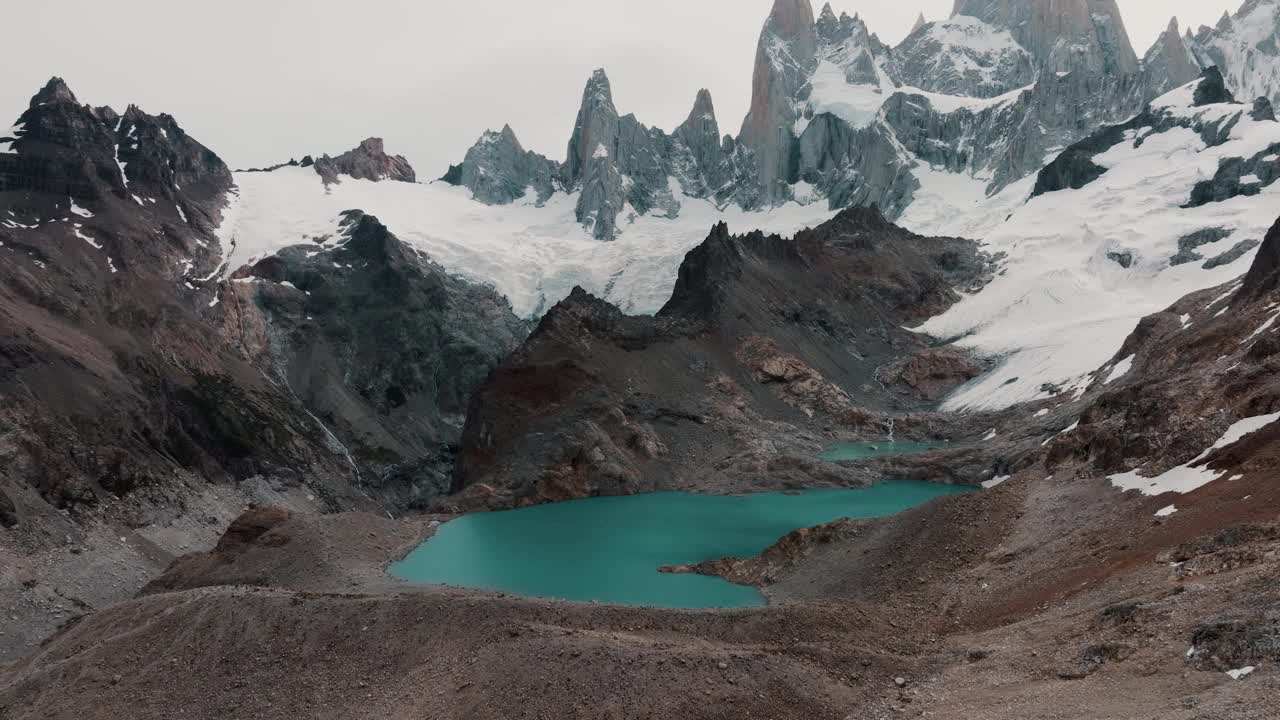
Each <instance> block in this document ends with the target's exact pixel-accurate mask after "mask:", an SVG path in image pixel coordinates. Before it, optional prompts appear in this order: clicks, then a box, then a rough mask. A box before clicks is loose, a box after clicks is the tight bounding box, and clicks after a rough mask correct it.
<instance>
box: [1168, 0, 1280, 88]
mask: <svg viewBox="0 0 1280 720" xmlns="http://www.w3.org/2000/svg"><path fill="white" fill-rule="evenodd" d="M1188 40H1189V41H1190V45H1191V50H1192V52H1193V53H1194V54H1195V56H1196V59H1197V60H1198V61H1199V63H1200V65H1201V66H1203V67H1209V66H1210V65H1216V66H1218V67H1219V68H1220V69H1221V70H1222V74H1223V75H1224V76H1226V80H1227V86H1228V87H1230V88H1231V89H1232V91H1234V92H1235V93H1236V95H1237V96H1239V97H1240V98H1242V99H1243V98H1255V97H1266V98H1270V99H1271V101H1272V102H1273V103H1277V104H1280V0H1246V2H1245V3H1244V5H1243V6H1242V7H1241V8H1240V10H1239V11H1238V12H1237V13H1236V14H1235V15H1224V16H1223V18H1222V20H1221V21H1220V22H1219V23H1218V25H1217V27H1215V28H1208V27H1202V28H1200V32H1199V33H1197V34H1196V35H1195V37H1194V38H1191V37H1188Z"/></svg>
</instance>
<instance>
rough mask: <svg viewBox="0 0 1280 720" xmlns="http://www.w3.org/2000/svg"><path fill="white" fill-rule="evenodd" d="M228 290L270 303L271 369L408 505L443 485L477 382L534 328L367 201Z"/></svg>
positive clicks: (372, 481) (381, 485)
mask: <svg viewBox="0 0 1280 720" xmlns="http://www.w3.org/2000/svg"><path fill="white" fill-rule="evenodd" d="M229 288H230V290H229V292H232V293H235V294H236V295H237V296H238V300H237V303H250V304H253V305H256V306H257V307H260V308H261V309H262V311H263V313H264V314H265V320H266V323H267V339H268V343H267V348H266V349H267V352H268V354H269V357H270V358H271V363H270V366H271V367H272V369H273V370H274V373H273V374H278V375H279V376H280V377H281V378H283V379H284V380H285V381H286V384H287V386H288V387H289V388H292V390H293V393H294V394H295V395H296V396H297V399H298V401H299V402H300V403H301V404H302V406H303V407H305V408H306V410H307V412H310V413H312V414H313V415H315V416H316V417H319V418H323V420H324V424H325V426H326V427H327V428H328V429H329V431H331V432H332V433H334V435H335V436H336V437H337V438H338V439H339V440H340V441H341V442H342V443H343V446H344V447H345V448H346V449H347V451H348V452H349V453H350V455H351V458H352V460H353V462H355V463H356V464H357V465H358V466H360V467H361V468H362V469H364V471H365V472H364V473H363V480H364V482H365V484H366V485H367V486H369V487H372V488H377V489H379V490H380V491H381V494H382V495H383V496H384V497H386V498H388V499H389V500H392V501H393V502H394V504H395V505H396V506H399V507H411V506H414V505H416V504H425V503H426V502H428V501H429V500H430V499H431V498H433V497H434V496H436V495H440V494H442V493H444V492H446V491H447V489H448V475H449V472H450V469H451V464H452V451H451V449H450V448H451V446H452V445H454V444H455V443H456V442H457V439H458V435H459V433H460V430H461V425H462V418H463V415H464V413H465V412H466V408H467V403H468V401H469V400H470V397H471V394H472V392H473V391H474V390H475V389H476V388H477V387H478V386H479V385H480V383H481V382H482V381H483V380H484V378H485V376H486V375H487V374H488V373H489V371H490V370H491V369H492V368H493V367H495V366H496V365H497V364H498V362H499V361H501V360H502V358H503V357H505V356H506V355H507V354H508V353H509V352H511V350H513V349H514V348H515V347H516V346H517V345H518V344H519V343H520V341H521V340H523V339H524V336H525V334H526V332H527V331H526V328H525V325H524V323H522V322H521V321H519V320H518V319H517V318H516V317H515V315H514V314H513V313H512V312H511V307H510V305H509V304H508V303H507V301H506V300H505V299H504V298H502V297H501V296H500V295H498V294H497V292H495V291H494V290H492V289H490V288H487V287H481V286H477V285H472V284H470V283H468V282H466V281H464V280H462V279H460V278H458V277H455V276H452V275H449V274H448V273H446V272H445V271H444V270H443V269H442V268H440V267H439V266H437V265H434V264H432V263H431V261H430V260H429V259H427V258H424V257H422V256H421V255H420V254H419V253H417V252H416V251H414V250H413V249H411V248H410V247H409V246H407V245H405V244H404V243H402V242H400V240H399V239H398V238H396V237H395V236H394V235H392V234H391V233H390V231H388V230H387V228H386V226H384V225H383V224H382V223H380V222H378V220H377V218H374V217H372V216H369V215H365V214H363V213H361V212H359V211H351V212H348V213H346V214H345V216H344V218H343V220H342V225H341V232H340V235H339V236H338V237H335V238H330V239H329V240H328V241H327V242H326V243H325V244H324V245H321V246H318V247H317V246H314V245H312V246H305V245H304V246H296V247H292V248H286V249H285V250H282V251H281V252H279V253H277V254H275V255H273V256H271V257H268V258H266V259H263V260H260V261H258V262H257V263H256V264H255V265H253V266H252V267H247V268H244V269H242V270H240V271H239V272H238V273H237V274H236V276H235V278H233V280H232V283H231V284H230V286H229Z"/></svg>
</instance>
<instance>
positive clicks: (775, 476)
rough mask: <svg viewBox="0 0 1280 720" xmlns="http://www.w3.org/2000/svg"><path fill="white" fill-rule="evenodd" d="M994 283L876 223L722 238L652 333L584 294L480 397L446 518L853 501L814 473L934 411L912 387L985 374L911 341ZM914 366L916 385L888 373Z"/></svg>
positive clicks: (856, 217)
mask: <svg viewBox="0 0 1280 720" xmlns="http://www.w3.org/2000/svg"><path fill="white" fill-rule="evenodd" d="M987 271H988V270H987V264H986V262H985V260H984V259H982V258H981V257H980V256H979V254H978V253H977V252H976V248H975V247H974V246H973V244H972V243H969V242H967V241H963V240H956V239H942V238H934V239H926V238H921V237H919V236H915V235H912V234H911V233H908V232H906V231H903V230H902V229H900V228H897V227H895V226H893V225H892V224H890V223H889V222H888V221H887V220H885V219H884V217H883V216H882V215H881V214H880V213H879V212H877V211H876V210H874V209H872V210H862V209H851V210H846V211H844V212H843V213H841V214H840V215H838V216H837V217H836V218H835V219H833V220H831V221H830V222H828V223H826V224H824V225H822V226H820V227H818V228H815V229H814V230H811V231H806V232H802V233H800V234H799V235H798V236H797V237H796V239H795V240H794V241H791V240H784V239H782V238H780V237H777V236H765V235H763V234H761V233H753V234H749V235H746V236H731V235H730V234H729V232H728V229H727V227H725V226H724V225H723V224H722V225H720V226H718V227H716V228H715V229H714V230H713V231H712V233H711V235H710V236H709V237H708V238H707V240H706V241H705V242H704V243H703V244H702V245H701V246H699V247H698V248H696V249H694V250H693V251H691V252H690V253H689V254H688V256H687V257H686V258H685V261H684V264H683V265H682V266H681V269H680V275H679V279H678V280H677V283H676V289H675V292H674V293H673V295H672V298H671V300H670V302H668V303H667V305H666V306H665V307H664V308H663V309H662V310H661V311H660V312H659V313H658V314H657V316H656V317H652V318H649V317H628V316H624V315H623V314H622V313H621V312H620V311H618V310H617V308H615V307H613V306H611V305H609V304H608V303H605V302H603V301H601V300H599V299H597V298H594V297H592V296H591V295H589V294H587V293H586V292H585V291H582V290H580V289H579V290H576V291H575V292H574V293H573V294H572V295H571V296H570V297H569V298H568V299H566V300H564V301H563V302H561V303H559V304H558V305H556V306H555V307H553V308H552V309H551V310H550V311H549V312H548V313H547V314H546V316H545V317H544V318H543V319H542V322H541V323H540V324H539V326H538V328H537V329H536V330H535V331H534V332H533V334H532V335H531V336H530V337H529V339H528V340H527V341H526V342H525V344H524V345H523V346H522V347H521V348H520V349H519V350H517V351H516V352H515V353H514V354H513V355H512V356H511V357H510V358H508V359H507V360H506V361H504V362H503V363H502V365H500V366H499V367H498V369H497V370H495V371H494V373H493V374H491V375H490V377H489V378H488V379H487V380H486V381H485V383H484V384H483V385H482V386H481V388H480V390H479V391H478V392H477V393H476V395H475V397H474V399H473V401H472V405H471V407H470V410H469V411H468V413H467V425H466V428H465V430H464V432H463V442H462V448H461V453H460V456H459V459H458V465H457V468H456V471H455V475H454V486H453V489H454V490H455V491H458V492H461V495H455V496H454V497H451V498H449V499H448V500H447V501H445V502H446V503H447V504H446V505H445V506H446V507H458V506H471V505H479V506H482V507H511V506H513V505H514V506H518V505H526V504H531V503H539V502H547V501H554V500H565V499H571V498H577V497H586V496H594V495H622V494H631V493H635V492H642V491H651V490H657V489H675V488H697V489H699V490H700V491H703V492H706V491H709V490H718V491H722V492H723V491H736V490H743V489H749V488H761V487H770V488H789V487H811V486H814V485H820V486H833V485H834V486H849V485H856V484H859V483H861V482H863V480H862V479H861V477H862V476H861V475H859V474H858V472H851V471H848V470H844V469H841V468H840V467H838V466H835V465H832V464H830V463H825V462H822V461H818V460H815V459H814V458H813V456H814V455H815V454H816V453H817V451H818V450H820V449H821V447H822V446H823V445H824V444H826V442H828V441H829V440H830V439H833V438H836V437H839V436H845V437H859V436H863V435H865V436H869V437H871V438H873V439H874V438H880V437H884V434H885V433H887V432H889V431H890V428H889V425H888V424H887V422H888V420H887V419H886V417H887V416H892V415H898V414H904V413H905V414H907V415H909V414H910V412H911V411H915V410H921V409H923V408H924V407H925V403H922V402H921V400H922V398H921V396H920V395H919V394H918V385H917V386H915V387H913V386H912V385H911V384H910V383H911V382H913V381H912V380H909V379H908V378H914V377H919V376H925V375H930V374H931V372H936V375H935V377H934V382H936V383H938V384H939V385H941V386H947V385H948V384H949V385H951V386H954V384H956V383H958V382H961V381H963V380H964V379H966V378H967V377H972V376H973V375H974V374H976V373H977V372H978V371H979V370H978V368H979V365H978V364H977V363H976V362H975V361H973V360H972V359H968V358H964V359H962V358H959V357H951V356H945V357H944V355H945V354H943V355H939V354H936V353H934V352H931V351H930V349H929V348H928V346H927V344H926V343H925V342H924V341H923V340H922V338H921V337H920V336H917V335H914V334H912V333H910V332H909V331H906V330H904V329H903V328H902V325H904V324H907V323H909V322H915V321H918V320H920V319H922V318H923V317H927V316H929V315H931V314H934V313H936V312H939V311H941V310H942V309H944V308H945V307H947V306H949V305H950V304H951V303H952V302H954V301H955V300H956V299H958V297H959V296H958V295H957V294H956V290H955V288H957V287H960V288H970V289H971V288H975V287H978V286H980V285H981V283H982V282H983V281H984V278H985V277H986V275H985V273H986V272H987ZM906 358H916V359H917V361H918V363H919V367H917V368H915V370H914V372H912V373H908V372H907V371H905V370H902V369H899V370H897V371H893V370H889V369H888V368H890V367H896V366H897V365H898V364H899V363H900V362H901V361H903V360H904V359H906ZM926 368H932V371H931V370H929V369H926ZM889 383H892V384H889ZM937 422H945V421H942V420H937V419H935V418H931V417H929V416H927V415H918V416H909V417H906V418H904V419H903V420H901V421H900V422H899V423H898V425H897V432H898V435H899V436H901V437H909V436H912V435H916V436H927V435H928V434H929V433H930V432H937V431H938V430H939V429H940V427H938V426H935V423H937ZM984 470H985V472H986V475H980V474H981V473H982V472H984ZM965 472H973V473H974V474H973V475H972V476H971V477H970V478H969V479H968V481H969V482H977V481H979V480H980V479H985V478H986V477H989V476H990V469H989V468H986V469H984V468H981V467H974V468H969V469H968V470H966V471H965ZM963 474H964V473H961V475H963ZM958 481H959V480H958Z"/></svg>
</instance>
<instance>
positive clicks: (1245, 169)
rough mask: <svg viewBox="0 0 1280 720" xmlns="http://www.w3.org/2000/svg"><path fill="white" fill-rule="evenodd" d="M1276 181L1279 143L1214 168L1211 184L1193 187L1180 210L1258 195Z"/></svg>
mask: <svg viewBox="0 0 1280 720" xmlns="http://www.w3.org/2000/svg"><path fill="white" fill-rule="evenodd" d="M1277 180H1280V143H1273V144H1272V145H1271V146H1270V147H1268V148H1267V149H1266V150H1263V151H1262V152H1260V153H1257V154H1256V155H1254V156H1252V157H1248V158H1227V159H1226V160H1223V161H1222V162H1220V163H1219V164H1218V171H1217V172H1216V173H1214V176H1213V179H1212V180H1205V181H1203V182H1198V183H1196V186H1195V187H1194V188H1192V189H1191V198H1190V199H1189V200H1188V201H1187V204H1186V205H1184V206H1183V207H1188V208H1193V207H1200V206H1202V205H1208V204H1210V203H1216V202H1222V201H1224V200H1230V199H1231V198H1233V197H1239V196H1241V195H1246V196H1248V195H1258V194H1260V193H1261V192H1262V190H1263V188H1266V187H1269V186H1270V185H1271V184H1272V183H1274V182H1276V181H1277Z"/></svg>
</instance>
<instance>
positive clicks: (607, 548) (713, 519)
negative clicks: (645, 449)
mask: <svg viewBox="0 0 1280 720" xmlns="http://www.w3.org/2000/svg"><path fill="white" fill-rule="evenodd" d="M898 451H899V452H901V448H899V450H898ZM969 490H970V489H969V488H963V487H956V486H950V485H939V484H935V483H925V482H909V481H892V482H883V483H880V484H878V485H875V486H872V487H869V488H860V489H854V490H808V491H804V492H800V493H798V494H783V493H762V494H756V495H748V496H738V497H729V496H715V495H692V494H687V493H654V494H645V495H629V496H625V497H605V498H592V499H588V500H575V501H571V502H562V503H553V504H549V505H539V506H536V507H531V508H522V509H519V510H509V511H504V512H494V513H477V514H474V515H464V516H463V517H460V518H458V519H456V520H453V521H450V522H447V523H445V524H444V525H441V526H440V527H439V529H438V530H437V531H436V534H435V536H434V537H432V538H430V539H429V540H427V542H425V543H423V544H422V545H420V546H419V547H418V548H417V549H415V550H414V551H413V552H411V553H410V554H409V555H408V556H407V557H406V558H405V559H404V560H402V561H400V562H398V563H395V564H394V565H392V566H391V568H390V571H391V574H392V575H394V576H395V577H398V578H401V579H402V580H405V581H408V582H412V583H420V584H431V585H450V586H455V587H464V588H473V589H481V590H493V591H501V592H507V593H512V594H516V595H524V596H530V597H545V598H559V599H563V600H575V601H584V602H588V601H597V602H601V603H608V604H615V605H641V606H650V607H663V608H739V607H751V606H756V605H763V604H765V599H764V596H763V595H761V594H760V592H759V591H757V590H756V589H755V588H750V587H744V586H741V585H734V584H733V583H730V582H728V581H726V580H723V579H721V578H715V577H705V576H701V575H673V574H667V573H660V572H658V568H659V567H661V566H663V565H682V564H686V563H693V562H700V561H703V560H711V559H715V558H722V557H749V556H752V555H756V554H758V553H760V552H761V551H762V550H764V549H765V548H767V547H768V546H770V545H772V544H773V543H774V542H776V541H777V540H778V539H779V538H781V537H782V536H783V535H786V534H787V533H789V532H791V531H792V530H795V529H798V528H803V527H811V526H814V525H821V524H823V523H827V522H831V521H832V520H837V519H839V518H846V517H848V518H870V517H881V516H885V515H892V514H894V513H898V512H901V511H903V510H906V509H908V508H911V507H915V506H916V505H920V504H922V503H925V502H927V501H929V500H932V499H933V498H936V497H940V496H943V495H952V494H956V493H963V492H968V491H969Z"/></svg>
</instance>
